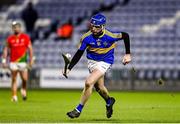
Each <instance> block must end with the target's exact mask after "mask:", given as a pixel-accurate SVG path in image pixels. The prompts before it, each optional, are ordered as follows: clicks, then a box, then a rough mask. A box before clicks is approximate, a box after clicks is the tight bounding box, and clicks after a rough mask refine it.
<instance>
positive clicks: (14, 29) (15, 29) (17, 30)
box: [12, 25, 21, 34]
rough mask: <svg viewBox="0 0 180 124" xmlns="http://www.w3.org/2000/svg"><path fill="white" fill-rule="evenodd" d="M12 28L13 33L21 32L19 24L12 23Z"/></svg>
mask: <svg viewBox="0 0 180 124" xmlns="http://www.w3.org/2000/svg"><path fill="white" fill-rule="evenodd" d="M12 30H13V32H14V34H19V33H20V32H21V26H20V25H14V26H12Z"/></svg>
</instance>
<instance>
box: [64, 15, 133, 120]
mask: <svg viewBox="0 0 180 124" xmlns="http://www.w3.org/2000/svg"><path fill="white" fill-rule="evenodd" d="M105 24H106V18H105V16H104V15H102V14H100V13H99V14H96V15H94V16H93V17H92V18H91V20H90V31H88V32H87V33H85V34H84V35H83V36H82V38H81V40H80V46H79V49H78V51H77V52H76V53H75V55H74V57H73V58H72V60H71V62H70V64H69V66H68V69H67V73H66V74H68V73H69V72H70V70H71V69H72V68H73V67H74V65H75V64H77V62H78V61H79V60H80V58H81V56H82V55H83V53H84V51H85V50H86V51H87V59H88V68H89V72H90V75H89V76H88V77H87V79H86V81H85V87H84V90H83V92H82V96H81V99H80V103H79V105H77V107H76V108H75V109H74V110H73V111H70V112H68V113H67V115H68V116H69V117H70V118H77V117H79V116H80V113H81V111H82V109H83V107H84V105H85V103H86V102H87V100H88V99H89V97H90V95H91V93H92V90H93V87H95V89H96V91H97V92H98V93H99V94H100V95H101V96H102V98H103V99H104V100H105V102H106V116H107V118H110V117H111V116H112V114H113V105H114V103H115V99H114V98H113V97H110V96H109V93H108V90H107V89H106V87H105V86H104V75H105V73H106V71H107V70H108V69H109V68H110V67H111V65H112V64H113V63H114V48H115V46H116V41H119V40H122V39H123V40H124V44H125V49H126V53H125V55H124V57H123V60H122V62H123V64H128V63H129V62H130V61H131V55H130V40H129V35H128V33H126V32H116V33H115V32H111V31H109V30H107V29H105ZM63 73H65V71H64V72H63Z"/></svg>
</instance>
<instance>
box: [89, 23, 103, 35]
mask: <svg viewBox="0 0 180 124" xmlns="http://www.w3.org/2000/svg"><path fill="white" fill-rule="evenodd" d="M90 30H91V32H92V33H93V34H94V35H99V34H101V33H102V31H103V26H102V25H101V26H96V25H93V24H90Z"/></svg>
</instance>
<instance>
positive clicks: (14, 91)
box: [11, 70, 18, 102]
mask: <svg viewBox="0 0 180 124" xmlns="http://www.w3.org/2000/svg"><path fill="white" fill-rule="evenodd" d="M17 74H18V71H17V70H11V80H12V83H11V90H12V101H13V102H17V100H18V99H17Z"/></svg>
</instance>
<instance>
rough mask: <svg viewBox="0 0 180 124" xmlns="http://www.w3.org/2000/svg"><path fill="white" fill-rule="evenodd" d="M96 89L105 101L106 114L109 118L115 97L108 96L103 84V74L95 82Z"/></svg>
mask: <svg viewBox="0 0 180 124" xmlns="http://www.w3.org/2000/svg"><path fill="white" fill-rule="evenodd" d="M94 87H95V89H96V91H97V92H98V93H99V94H100V95H101V97H102V98H103V99H104V100H105V102H106V116H107V118H110V117H111V116H112V114H113V105H114V103H115V99H114V98H113V97H110V96H109V92H108V90H107V88H106V87H105V85H104V76H102V77H101V78H100V79H99V80H98V82H97V83H96V84H95V86H94Z"/></svg>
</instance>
